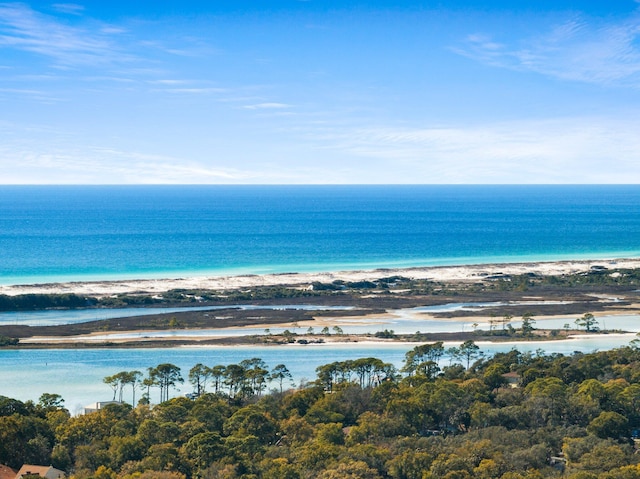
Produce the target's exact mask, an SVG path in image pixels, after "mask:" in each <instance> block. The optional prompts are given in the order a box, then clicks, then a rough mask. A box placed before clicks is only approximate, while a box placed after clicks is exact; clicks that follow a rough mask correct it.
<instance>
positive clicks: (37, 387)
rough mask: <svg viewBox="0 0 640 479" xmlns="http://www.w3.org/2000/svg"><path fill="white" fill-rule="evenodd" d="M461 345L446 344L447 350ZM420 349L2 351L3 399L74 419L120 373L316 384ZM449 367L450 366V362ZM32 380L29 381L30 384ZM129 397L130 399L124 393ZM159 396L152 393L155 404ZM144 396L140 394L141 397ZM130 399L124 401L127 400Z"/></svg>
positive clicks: (565, 344) (186, 388)
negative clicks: (330, 368)
mask: <svg viewBox="0 0 640 479" xmlns="http://www.w3.org/2000/svg"><path fill="white" fill-rule="evenodd" d="M634 338H635V334H626V335H623V334H609V335H598V336H588V337H584V336H581V337H577V338H574V339H569V340H564V341H551V342H545V341H528V342H518V343H499V344H496V343H478V345H479V346H480V347H481V350H482V351H483V352H484V353H485V354H493V353H496V352H503V351H509V350H511V349H512V348H514V347H517V349H519V350H520V351H523V352H525V351H531V352H536V351H537V350H539V349H542V350H544V351H545V352H547V353H563V354H570V353H572V352H574V351H581V352H592V351H595V350H605V349H611V348H615V347H619V346H624V345H628V344H629V341H631V340H632V339H634ZM457 345H458V343H446V344H445V346H446V347H450V346H457ZM414 346H415V344H406V343H405V344H402V343H374V344H372V343H366V342H361V343H349V344H323V345H306V346H302V345H287V346H233V347H221V346H218V347H181V348H159V349H79V350H74V349H64V350H61V349H45V350H4V351H0V364H1V365H2V367H1V368H0V384H1V385H2V386H1V388H0V395H3V396H9V397H14V398H17V399H20V400H28V399H31V400H35V401H37V399H38V397H39V396H40V394H42V393H44V392H48V393H57V394H60V395H62V397H63V398H64V399H65V405H66V407H67V408H68V409H69V410H70V411H71V412H72V413H80V412H81V411H82V407H83V406H85V405H87V404H90V403H92V402H95V401H105V400H110V399H111V398H112V392H111V389H110V388H109V387H108V386H107V385H105V384H104V383H103V382H102V380H103V378H104V377H105V376H109V375H112V374H115V373H117V372H120V371H131V370H136V369H137V370H139V371H142V372H143V373H145V372H146V370H147V368H148V367H154V366H157V365H158V364H159V363H164V362H170V363H173V364H175V365H177V366H178V367H180V368H181V369H182V375H183V377H186V376H187V375H188V372H189V369H190V368H191V367H192V366H194V365H195V364H197V363H203V364H206V365H208V366H214V365H216V364H224V365H227V364H232V363H238V362H240V361H242V360H243V359H248V358H253V357H259V358H262V359H263V360H264V361H265V362H266V363H267V364H268V366H269V368H273V367H274V366H276V365H277V364H280V363H283V364H285V365H286V366H287V367H288V368H289V369H290V371H291V373H292V374H293V376H294V381H295V383H296V384H300V382H304V381H310V380H314V379H315V369H316V367H318V366H320V365H323V364H327V363H331V362H333V361H344V360H346V359H357V358H361V357H377V358H380V359H381V360H383V361H385V362H389V363H392V364H394V365H396V366H397V367H401V366H402V364H403V360H404V355H405V353H406V352H407V351H409V350H410V349H412V348H413V347H414ZM444 361H447V362H448V359H447V358H445V359H444ZM25 378H27V380H25ZM191 391H192V388H191V386H190V385H189V384H188V383H187V384H184V385H182V386H181V387H180V389H179V390H177V391H174V395H181V394H185V393H187V392H191ZM125 394H129V393H125ZM156 395H157V391H155V392H154V391H152V398H151V399H152V401H153V400H156V401H157V398H156V397H155V396H156ZM138 396H139V393H138ZM126 398H127V396H125V399H126Z"/></svg>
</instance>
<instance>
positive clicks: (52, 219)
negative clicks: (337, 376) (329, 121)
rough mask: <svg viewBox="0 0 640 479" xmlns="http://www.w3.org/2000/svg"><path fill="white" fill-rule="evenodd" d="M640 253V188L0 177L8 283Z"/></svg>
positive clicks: (1, 265)
mask: <svg viewBox="0 0 640 479" xmlns="http://www.w3.org/2000/svg"><path fill="white" fill-rule="evenodd" d="M638 256H640V186H0V283H3V284H10V283H34V282H46V281H60V280H89V279H106V278H131V277H140V278H142V277H163V276H165V277H167V276H185V275H198V274H207V273H213V274H219V273H266V272H293V271H320V270H339V269H359V268H382V267H401V266H425V265H448V264H471V263H489V262H497V261H499V262H512V261H534V260H536V261H537V260H557V259H570V258H604V257H638Z"/></svg>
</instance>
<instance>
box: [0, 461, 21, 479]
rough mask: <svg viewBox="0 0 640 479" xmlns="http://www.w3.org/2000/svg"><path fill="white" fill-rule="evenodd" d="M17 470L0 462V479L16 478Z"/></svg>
mask: <svg viewBox="0 0 640 479" xmlns="http://www.w3.org/2000/svg"><path fill="white" fill-rule="evenodd" d="M17 473H18V471H16V470H15V469H11V468H10V467H9V466H5V465H4V464H0V479H16V474H17Z"/></svg>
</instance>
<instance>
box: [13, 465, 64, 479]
mask: <svg viewBox="0 0 640 479" xmlns="http://www.w3.org/2000/svg"><path fill="white" fill-rule="evenodd" d="M27 474H32V475H33V474H37V475H39V476H40V477H46V478H47V479H60V478H63V477H64V472H63V471H61V470H59V469H56V468H55V467H52V466H34V465H33V464H25V465H23V466H22V467H21V468H20V470H19V471H18V473H17V474H16V475H15V479H20V478H21V477H22V476H24V475H27Z"/></svg>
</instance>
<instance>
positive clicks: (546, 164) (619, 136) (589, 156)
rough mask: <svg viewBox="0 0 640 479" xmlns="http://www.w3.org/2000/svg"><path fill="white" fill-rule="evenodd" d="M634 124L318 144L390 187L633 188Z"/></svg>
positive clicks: (595, 121)
mask: <svg viewBox="0 0 640 479" xmlns="http://www.w3.org/2000/svg"><path fill="white" fill-rule="evenodd" d="M639 128H640V119H632V120H629V119H627V120H625V121H623V120H612V119H610V118H564V119H552V120H540V121H533V120H523V121H517V122H509V123H494V124H483V125H472V126H464V127H460V126H458V127H446V126H444V127H431V128H424V129H398V128H369V129H346V130H344V131H342V132H338V131H335V130H332V129H328V130H326V132H325V134H324V135H322V136H317V137H315V138H314V140H315V143H316V145H318V146H319V147H321V148H324V149H326V150H329V151H334V152H340V153H341V154H342V156H343V157H346V158H351V159H352V160H351V161H354V160H353V159H354V158H359V159H360V160H359V161H363V160H365V159H366V160H370V161H375V163H371V165H370V166H371V169H375V168H384V165H387V166H386V172H387V173H385V174H386V175H387V178H388V181H389V182H411V181H413V182H416V183H632V182H633V183H635V182H638V181H640V162H638V161H637V152H638V151H640V138H639V137H638V135H637V131H638V129H639Z"/></svg>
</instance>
